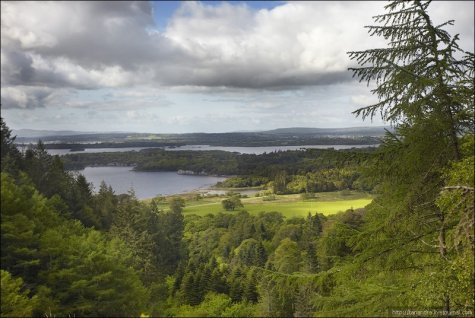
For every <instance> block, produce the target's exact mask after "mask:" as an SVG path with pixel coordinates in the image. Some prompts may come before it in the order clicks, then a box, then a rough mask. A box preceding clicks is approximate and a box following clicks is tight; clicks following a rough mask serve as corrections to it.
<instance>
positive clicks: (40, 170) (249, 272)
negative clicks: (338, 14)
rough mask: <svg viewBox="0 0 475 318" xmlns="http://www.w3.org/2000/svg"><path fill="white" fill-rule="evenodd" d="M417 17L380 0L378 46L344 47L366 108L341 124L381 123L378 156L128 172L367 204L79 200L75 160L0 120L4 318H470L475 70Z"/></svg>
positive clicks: (288, 158)
mask: <svg viewBox="0 0 475 318" xmlns="http://www.w3.org/2000/svg"><path fill="white" fill-rule="evenodd" d="M429 6H430V2H425V1H411V2H408V1H399V0H396V1H391V2H389V4H387V6H386V12H384V13H382V14H381V15H378V16H376V17H374V25H371V26H368V27H367V28H368V31H369V36H374V37H381V38H383V39H384V40H385V41H386V43H387V46H386V47H384V48H370V49H367V50H364V51H352V52H349V53H348V54H349V57H350V59H352V61H353V62H354V63H355V67H354V68H351V69H350V70H349V71H350V72H352V73H353V75H354V77H355V78H357V79H358V80H360V81H362V82H367V83H368V86H369V88H368V89H371V92H372V93H373V94H374V95H375V96H377V97H378V102H377V103H376V104H373V105H369V106H365V107H362V108H360V109H357V110H356V111H355V112H354V114H355V116H359V117H361V118H362V119H366V120H369V119H372V118H374V117H376V116H381V117H382V118H383V119H384V120H385V121H387V122H389V123H391V125H392V127H394V130H393V131H391V132H389V131H388V132H387V133H386V135H385V136H384V138H383V141H382V144H381V145H380V146H379V147H378V148H377V149H375V150H371V151H370V150H348V151H320V150H312V151H307V152H284V153H278V154H276V153H274V154H268V155H264V156H253V155H248V156H241V157H239V158H238V157H237V156H236V155H233V154H224V153H219V152H216V153H213V152H210V153H207V152H203V153H202V154H200V155H198V157H195V158H194V159H193V160H194V161H193V160H188V161H187V160H186V159H183V161H179V160H178V159H179V158H178V159H177V158H175V157H166V156H178V154H176V153H173V154H167V155H166V154H165V152H164V151H150V152H145V153H142V152H140V153H136V154H134V156H139V155H140V154H143V155H144V156H145V155H146V156H148V157H147V159H146V160H145V159H140V158H133V160H132V161H130V162H131V163H133V164H136V165H137V167H138V168H139V169H142V170H160V169H164V168H163V167H167V169H171V170H173V169H188V168H190V164H196V166H193V169H191V170H194V171H197V172H200V171H202V170H205V171H206V172H208V173H217V174H219V173H223V174H237V175H240V177H236V178H231V179H228V180H227V181H225V182H227V183H228V185H231V186H233V183H234V186H236V187H239V186H255V185H263V184H267V183H269V182H273V186H274V192H275V194H279V193H300V192H309V191H310V192H314V191H330V190H335V189H338V190H340V189H347V188H350V189H358V190H365V191H367V190H371V191H372V193H373V195H374V199H373V201H372V203H370V204H369V205H368V206H366V207H365V208H361V209H349V210H347V211H345V212H341V213H338V214H333V215H324V213H323V212H324V211H311V212H310V213H309V214H308V216H307V217H305V218H297V217H295V218H285V217H283V216H282V214H281V213H279V211H273V212H262V213H258V214H250V213H248V212H247V211H246V210H245V208H242V207H240V206H239V204H236V208H235V209H234V208H233V209H232V210H230V211H227V212H226V213H218V214H208V215H204V216H198V215H194V214H192V213H191V214H190V213H188V214H186V215H185V214H183V209H184V208H185V204H186V201H185V200H184V199H183V198H181V197H179V196H170V197H167V198H155V199H152V200H148V201H145V200H138V199H137V198H136V196H135V194H134V193H133V191H131V192H130V193H128V194H120V195H119V194H116V193H115V192H114V189H113V188H111V187H110V186H109V185H107V184H105V183H103V184H102V185H101V187H100V189H98V191H97V192H94V191H93V190H92V186H91V184H90V183H89V182H88V180H87V179H86V178H85V177H84V176H82V175H80V174H79V175H78V174H73V173H71V172H69V171H68V170H66V169H65V165H68V167H70V166H73V165H77V166H81V165H82V166H84V165H86V164H87V162H81V161H80V160H86V159H87V157H85V156H84V157H80V156H78V157H77V158H76V157H75V155H70V156H66V158H61V157H59V156H51V155H49V154H48V152H47V151H46V149H45V147H44V145H43V144H42V143H39V144H38V145H37V146H36V147H32V148H29V149H27V150H26V151H24V152H21V151H20V150H19V149H18V148H17V147H16V145H15V136H13V134H12V132H11V130H10V129H9V127H8V126H7V123H6V122H5V121H4V120H3V119H2V121H1V316H2V317H29V316H35V317H139V316H142V317H164V316H166V317H385V316H393V317H394V316H402V317H405V316H414V315H415V312H416V311H418V315H419V316H434V317H448V316H451V317H452V316H456V317H473V315H474V297H475V295H474V266H475V264H474V252H475V241H474V240H475V237H474V213H475V209H474V165H475V162H474V62H475V59H474V54H473V53H472V52H465V51H462V50H461V49H460V48H459V46H458V36H457V35H451V34H449V33H448V32H447V31H446V30H445V28H446V27H447V26H448V25H452V24H453V23H454V21H447V22H446V23H444V24H442V25H434V24H433V22H432V20H431V18H430V16H429V14H428V7H429ZM181 155H183V154H181ZM91 156H94V159H93V160H94V161H97V160H104V162H106V161H107V162H109V161H110V160H115V159H110V158H109V159H108V158H107V157H108V156H114V154H110V153H108V154H91ZM200 156H201V157H200ZM213 156H214V157H213ZM220 156H221V159H222V160H215V159H216V158H217V157H220ZM81 158H86V159H81ZM101 158H106V159H101ZM91 160H92V159H91ZM124 160H126V159H124ZM141 160H142V161H141ZM343 161H344V162H343ZM124 162H125V161H124ZM125 163H128V162H125ZM335 163H336V164H335ZM309 178H310V179H311V180H314V182H313V183H312V184H313V188H312V189H306V188H305V185H308V179H309ZM312 178H314V179H312ZM279 180H284V181H282V182H281V181H279ZM279 182H281V183H280V184H282V183H284V184H285V186H283V187H279ZM345 182H346V183H345Z"/></svg>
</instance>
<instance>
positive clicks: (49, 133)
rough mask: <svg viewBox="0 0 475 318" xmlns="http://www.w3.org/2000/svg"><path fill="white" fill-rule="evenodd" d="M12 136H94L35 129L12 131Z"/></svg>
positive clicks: (83, 133) (71, 131)
mask: <svg viewBox="0 0 475 318" xmlns="http://www.w3.org/2000/svg"><path fill="white" fill-rule="evenodd" d="M12 133H13V135H14V136H17V137H19V138H35V137H51V136H76V135H86V134H95V132H85V131H73V130H36V129H18V130H15V129H13V130H12Z"/></svg>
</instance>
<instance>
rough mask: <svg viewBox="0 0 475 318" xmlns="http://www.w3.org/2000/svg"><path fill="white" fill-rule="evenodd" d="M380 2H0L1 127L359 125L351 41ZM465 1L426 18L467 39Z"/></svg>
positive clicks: (470, 8) (443, 5)
mask: <svg viewBox="0 0 475 318" xmlns="http://www.w3.org/2000/svg"><path fill="white" fill-rule="evenodd" d="M385 4H387V3H386V2H363V1H361V2H355V1H353V2H351V1H349V2H334V1H331V2H324V1H317V2H284V1H269V2H266V1H251V2H241V1H239V2H207V1H203V2H172V1H162V2H123V1H120V2H119V1H118V2H99V1H88V2H13V1H12V2H2V3H1V103H2V106H1V113H2V117H4V118H5V120H6V122H7V124H8V125H9V127H10V128H13V129H20V128H31V129H48V130H64V129H67V130H80V131H137V132H157V133H160V132H163V133H183V132H224V131H242V130H263V129H273V128H280V127H297V126H299V127H327V128H328V127H355V126H368V125H381V124H383V123H382V122H381V121H380V120H379V119H376V120H374V121H373V122H372V123H371V122H370V121H365V122H363V121H362V120H361V119H359V118H355V117H354V116H353V115H352V114H351V112H352V111H353V110H355V109H357V108H358V107H361V106H365V105H368V104H369V103H371V102H374V101H375V100H374V98H373V97H372V96H371V95H370V92H369V88H368V87H366V85H365V84H359V83H358V82H357V81H356V80H355V79H352V76H351V75H352V74H351V73H350V72H349V71H347V68H348V67H349V66H350V65H351V62H350V60H349V59H348V56H347V54H346V52H347V51H352V50H363V49H367V48H373V47H384V46H385V43H384V42H383V41H382V40H381V39H377V38H371V37H369V35H368V33H367V31H366V30H365V29H364V28H363V26H364V25H368V24H371V23H372V19H371V17H372V16H374V15H376V14H381V13H384V9H383V7H384V5H385ZM473 12H474V2H473V1H466V2H448V1H447V2H446V1H436V2H433V3H432V4H431V7H430V14H431V17H432V19H433V20H434V22H435V23H442V22H444V21H445V20H448V19H454V20H455V25H454V26H452V27H449V28H447V30H448V31H449V32H450V33H451V34H456V33H459V34H460V44H461V46H462V47H463V48H464V49H466V50H469V51H471V52H473V51H474V48H473V47H474V42H473V38H474V27H473V26H474V15H473Z"/></svg>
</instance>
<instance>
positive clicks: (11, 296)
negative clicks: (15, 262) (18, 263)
mask: <svg viewBox="0 0 475 318" xmlns="http://www.w3.org/2000/svg"><path fill="white" fill-rule="evenodd" d="M1 274H2V284H1V286H2V298H1V304H2V305H1V316H2V317H31V315H32V313H33V308H34V307H35V306H36V301H37V297H33V298H30V297H29V295H28V294H29V291H28V290H24V286H23V285H24V284H23V280H22V279H21V278H13V277H12V276H11V274H10V273H9V272H7V271H4V270H2V271H1Z"/></svg>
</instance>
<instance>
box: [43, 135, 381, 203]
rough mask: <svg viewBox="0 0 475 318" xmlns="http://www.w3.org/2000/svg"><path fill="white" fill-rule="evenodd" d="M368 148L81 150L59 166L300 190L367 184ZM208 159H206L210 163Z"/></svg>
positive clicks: (367, 186)
mask: <svg viewBox="0 0 475 318" xmlns="http://www.w3.org/2000/svg"><path fill="white" fill-rule="evenodd" d="M39 146H40V147H43V146H42V144H41V143H40V145H39ZM373 152H374V148H361V149H356V148H354V149H351V150H333V149H307V150H305V151H290V150H288V151H276V152H271V153H264V154H261V155H256V154H239V153H231V152H226V151H217V150H215V151H166V150H163V149H144V150H141V151H139V152H135V151H130V152H115V153H83V154H68V155H65V156H63V157H62V160H63V163H64V166H65V168H67V169H71V170H73V169H83V168H84V167H87V166H108V165H112V166H133V167H134V169H135V170H138V171H180V170H182V171H186V173H189V174H191V173H193V174H197V175H198V174H200V175H210V174H212V175H228V176H229V175H236V176H235V177H233V178H230V179H227V180H226V181H224V182H222V183H220V184H219V186H222V187H230V188H236V187H238V188H239V187H251V186H263V187H267V188H272V189H275V192H276V193H279V194H282V193H301V192H319V191H334V190H343V189H357V190H364V191H369V190H371V189H372V184H371V182H369V181H368V180H365V178H364V177H362V176H361V174H362V172H361V171H362V170H364V168H365V167H366V166H367V163H368V161H370V160H371V154H372V153H373ZM210 163H212V164H210Z"/></svg>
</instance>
